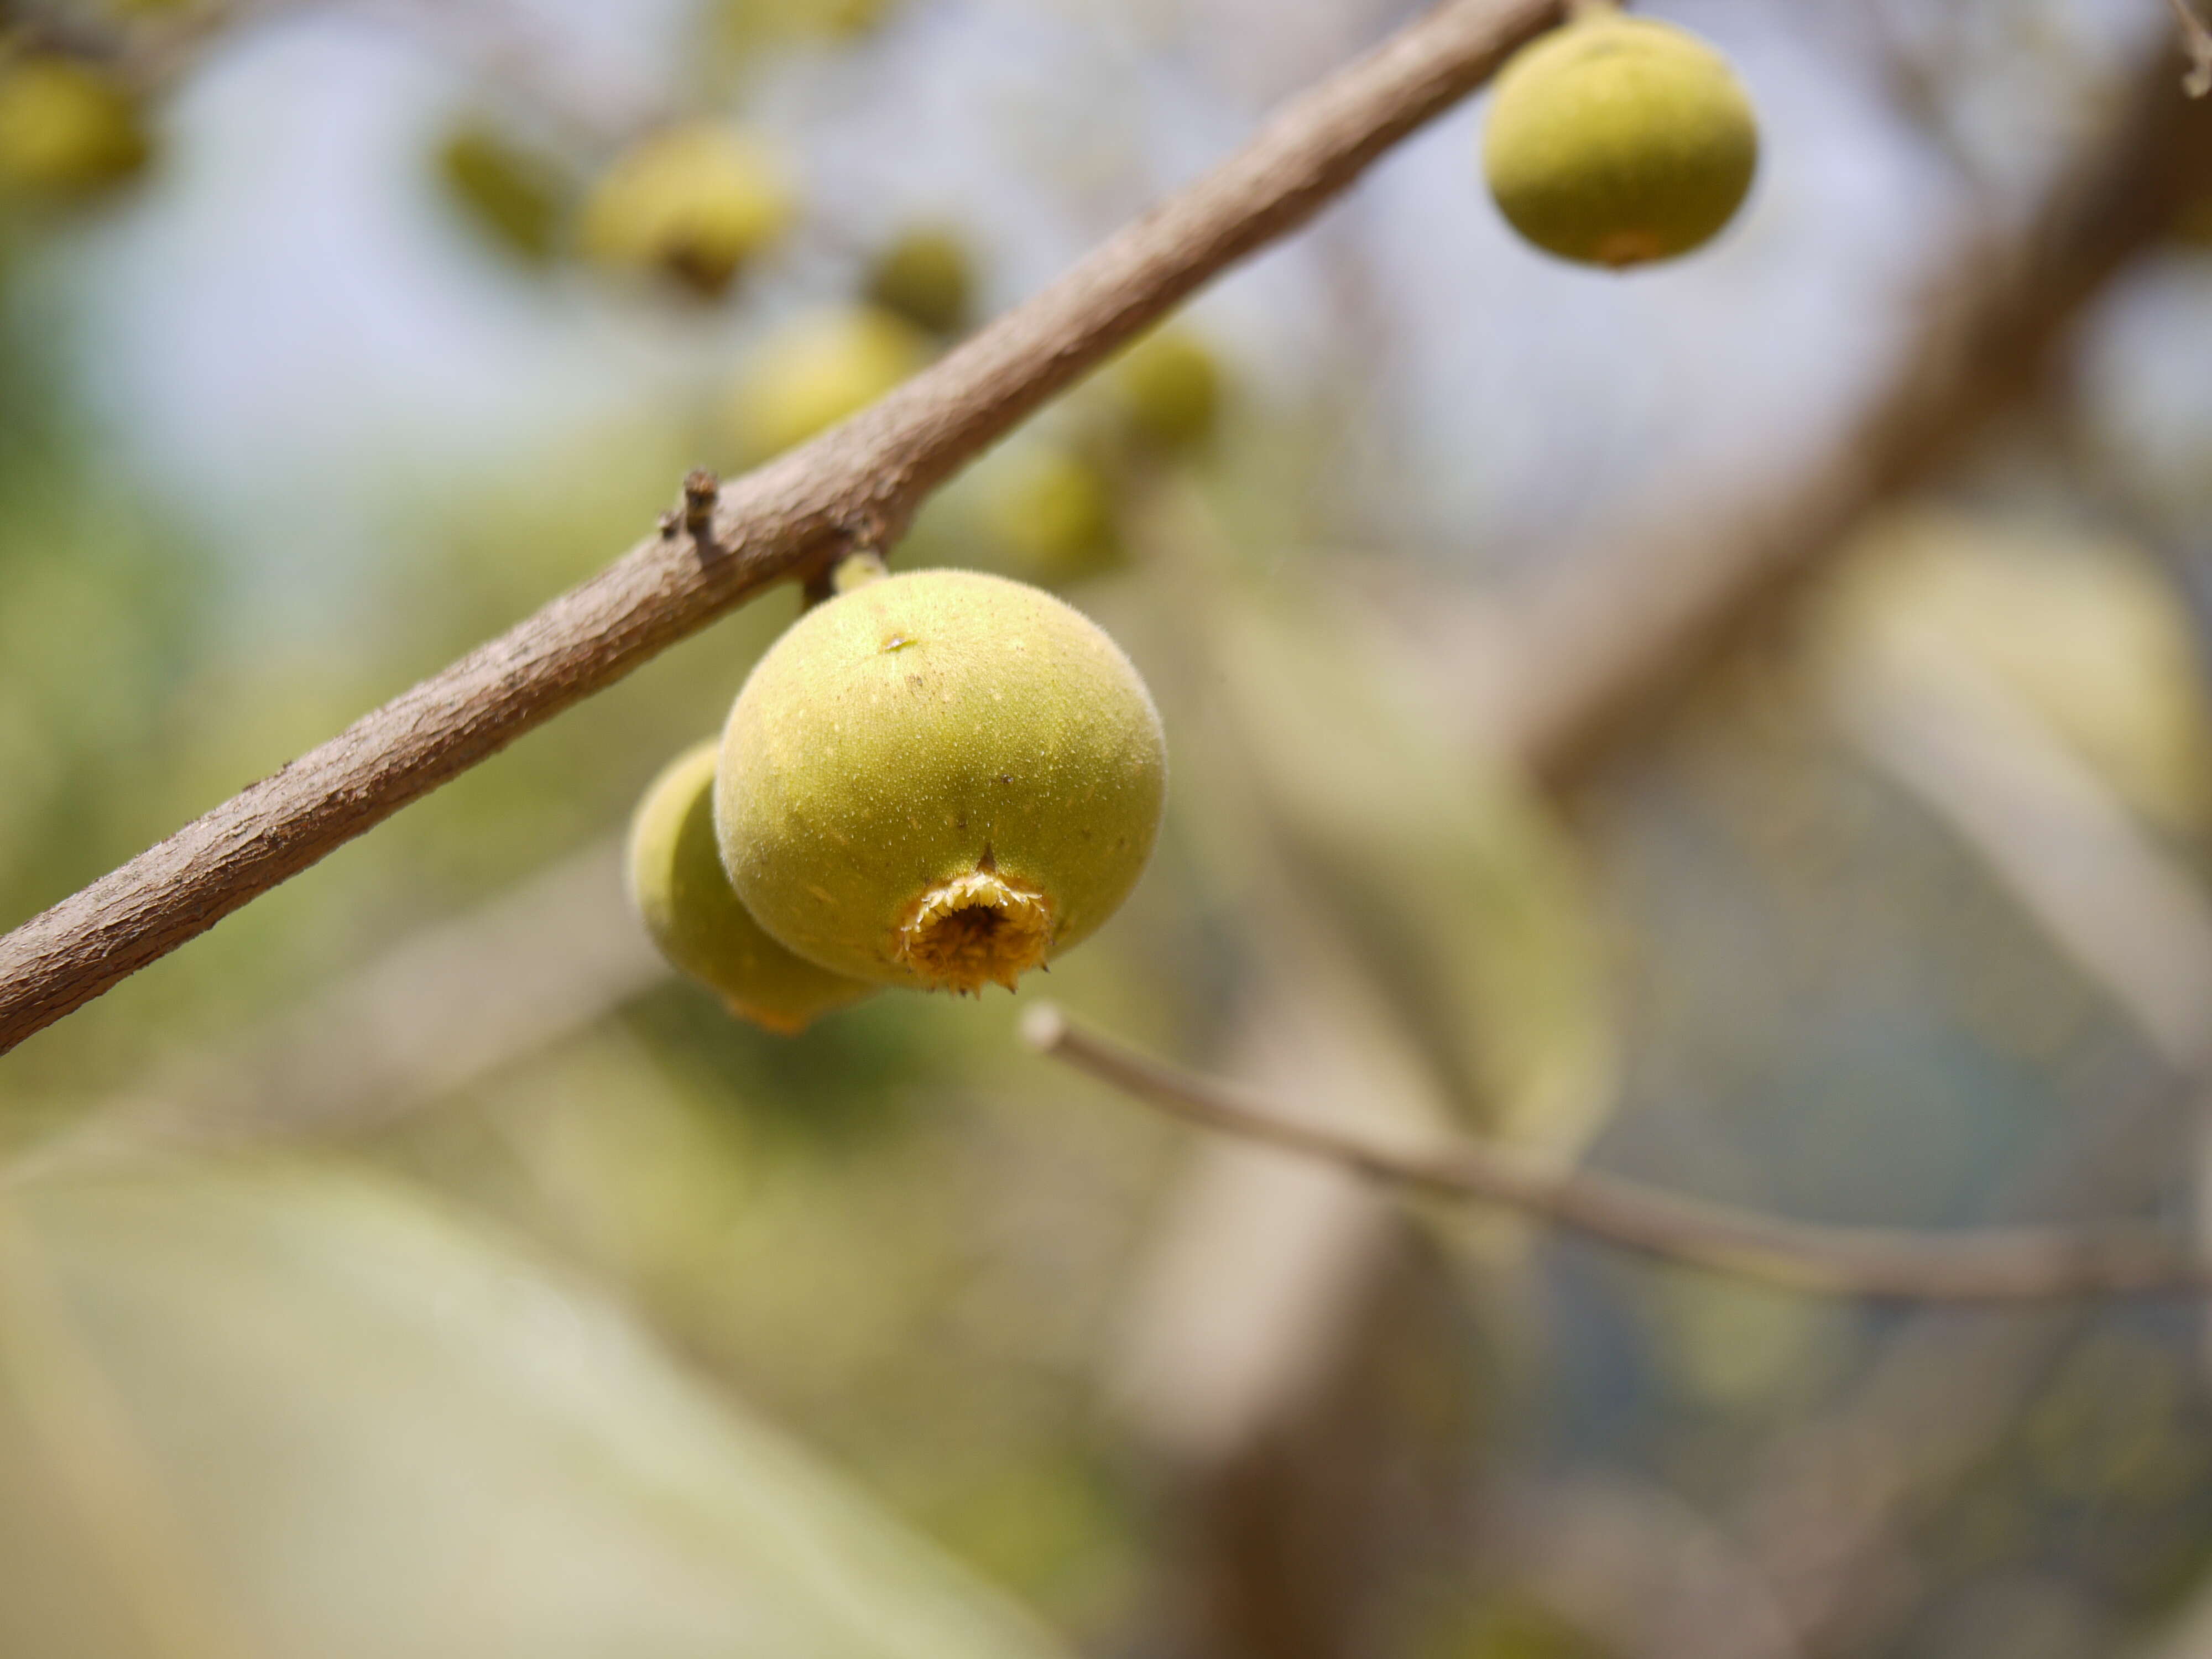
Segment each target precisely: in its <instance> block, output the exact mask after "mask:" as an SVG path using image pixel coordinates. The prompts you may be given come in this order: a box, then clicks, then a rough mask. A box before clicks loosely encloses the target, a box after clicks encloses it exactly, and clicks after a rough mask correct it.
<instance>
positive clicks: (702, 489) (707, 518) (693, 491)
mask: <svg viewBox="0 0 2212 1659" xmlns="http://www.w3.org/2000/svg"><path fill="white" fill-rule="evenodd" d="M721 494H722V481H721V480H720V478H718V477H715V476H714V474H713V473H712V472H710V471H708V470H707V469H706V468H705V467H703V466H702V467H698V468H696V469H695V470H694V471H690V472H689V473H687V474H685V475H684V532H685V533H686V534H688V535H689V536H690V538H691V544H692V545H693V546H694V547H696V548H697V549H698V550H699V551H701V552H702V553H717V552H720V548H718V547H716V546H715V545H714V503H715V502H716V501H718V500H720V497H721Z"/></svg>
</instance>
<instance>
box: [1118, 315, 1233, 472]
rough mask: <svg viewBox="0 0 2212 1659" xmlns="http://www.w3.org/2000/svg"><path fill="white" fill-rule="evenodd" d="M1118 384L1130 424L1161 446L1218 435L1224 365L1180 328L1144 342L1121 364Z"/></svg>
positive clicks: (1184, 445) (1186, 445)
mask: <svg viewBox="0 0 2212 1659" xmlns="http://www.w3.org/2000/svg"><path fill="white" fill-rule="evenodd" d="M1114 389H1115V392H1117V393H1118V394H1119V396H1120V398H1121V407H1122V410H1123V413H1124V414H1125V416H1127V421H1128V424H1129V429H1130V430H1131V432H1132V433H1133V435H1135V436H1136V437H1137V438H1138V439H1139V441H1142V442H1145V443H1147V444H1150V445H1152V446H1153V447H1156V448H1158V449H1166V450H1182V449H1193V448H1195V447H1198V446H1199V445H1200V444H1202V443H1204V442H1205V441H1206V440H1207V439H1208V438H1210V437H1212V435H1213V428H1214V425H1215V422H1217V421H1218V418H1219V416H1220V411H1221V369H1220V366H1219V365H1218V363H1216V362H1215V361H1214V357H1213V353H1212V352H1211V351H1209V350H1208V349H1206V346H1205V345H1204V344H1203V343H1200V341H1198V340H1195V339H1194V338H1193V337H1191V336H1189V335H1188V334H1186V333H1184V332H1182V331H1181V330H1179V329H1164V330H1162V331H1160V332H1159V333H1158V334H1154V335H1152V336H1151V337H1148V338H1146V339H1145V340H1143V341H1140V342H1139V343H1137V344H1136V345H1134V346H1132V347H1131V348H1130V349H1129V351H1128V353H1127V355H1126V356H1123V357H1122V359H1121V362H1120V363H1119V364H1118V365H1116V367H1115V373H1114Z"/></svg>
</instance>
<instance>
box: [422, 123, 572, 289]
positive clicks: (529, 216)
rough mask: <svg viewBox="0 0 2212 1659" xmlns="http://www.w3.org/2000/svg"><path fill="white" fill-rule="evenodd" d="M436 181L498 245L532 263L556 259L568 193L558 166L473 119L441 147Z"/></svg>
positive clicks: (565, 180)
mask: <svg viewBox="0 0 2212 1659" xmlns="http://www.w3.org/2000/svg"><path fill="white" fill-rule="evenodd" d="M438 176H439V178H440V179H441V180H442V181H443V183H444V185H445V186H446V190H447V193H448V195H449V196H450V197H451V198H452V200H453V204H454V205H455V206H457V207H458V208H459V209H460V210H462V212H463V213H464V214H465V215H466V216H467V217H468V219H469V222H471V224H472V225H474V226H475V227H476V228H477V229H478V230H481V231H482V232H483V234H485V235H486V236H487V237H488V238H489V240H491V241H492V242H493V243H494V244H495V246H499V247H500V248H501V249H503V250H504V251H505V252H508V253H511V254H513V256H514V257H515V258H519V259H521V260H523V261H525V262H526V263H528V264H544V263H545V261H547V260H548V259H550V258H552V256H553V252H554V250H555V248H556V246H558V244H559V241H560V235H561V222H562V217H563V216H564V215H565V213H566V210H567V204H568V193H569V192H568V177H567V175H566V174H565V173H564V172H563V171H562V168H561V167H560V166H559V164H558V163H556V162H555V161H552V160H551V159H550V157H547V156H544V155H538V154H537V153H535V152H534V151H532V150H528V149H524V148H523V147H521V146H520V145H519V144H517V143H514V142H513V140H512V139H510V138H508V137H506V135H504V134H503V133H501V132H499V131H496V130H495V129H494V128H492V127H490V126H488V125H484V124H483V123H482V122H481V121H473V120H472V121H468V122H465V123H464V124H462V125H459V126H457V127H455V128H454V129H453V131H451V132H449V133H447V136H446V139H445V142H444V143H441V145H440V146H439V148H438Z"/></svg>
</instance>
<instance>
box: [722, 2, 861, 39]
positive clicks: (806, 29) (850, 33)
mask: <svg viewBox="0 0 2212 1659" xmlns="http://www.w3.org/2000/svg"><path fill="white" fill-rule="evenodd" d="M895 5H896V0H721V6H720V18H719V21H720V27H721V32H722V34H723V37H724V38H725V39H726V40H728V41H729V42H731V44H732V45H734V46H738V47H739V48H741V49H742V48H744V47H747V46H761V45H769V44H775V43H781V42H787V41H794V40H857V39H858V38H859V37H860V36H861V35H864V34H867V33H872V32H873V31H874V30H876V29H878V28H880V27H882V26H883V24H884V20H885V19H887V18H888V17H890V14H891V11H892V9H893V7H894V6H895Z"/></svg>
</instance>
